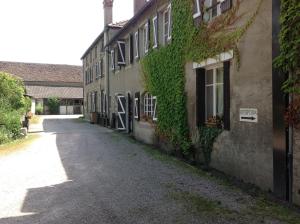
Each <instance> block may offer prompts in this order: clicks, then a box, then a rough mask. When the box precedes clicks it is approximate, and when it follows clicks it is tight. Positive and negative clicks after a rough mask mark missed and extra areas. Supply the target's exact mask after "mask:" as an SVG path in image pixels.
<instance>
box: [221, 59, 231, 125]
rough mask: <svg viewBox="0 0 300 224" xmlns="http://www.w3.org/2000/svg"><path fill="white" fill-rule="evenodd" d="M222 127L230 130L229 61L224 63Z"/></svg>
mask: <svg viewBox="0 0 300 224" xmlns="http://www.w3.org/2000/svg"><path fill="white" fill-rule="evenodd" d="M223 66H224V129H225V130H230V61H225V62H224V64H223Z"/></svg>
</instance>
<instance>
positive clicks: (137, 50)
mask: <svg viewBox="0 0 300 224" xmlns="http://www.w3.org/2000/svg"><path fill="white" fill-rule="evenodd" d="M134 42H135V58H139V32H138V31H136V32H135V33H134Z"/></svg>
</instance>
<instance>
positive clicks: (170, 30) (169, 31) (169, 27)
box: [168, 4, 172, 40]
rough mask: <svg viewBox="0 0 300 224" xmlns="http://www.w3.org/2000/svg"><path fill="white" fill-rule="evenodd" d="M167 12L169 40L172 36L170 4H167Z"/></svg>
mask: <svg viewBox="0 0 300 224" xmlns="http://www.w3.org/2000/svg"><path fill="white" fill-rule="evenodd" d="M168 12H169V15H168V16H169V24H168V40H171V38H172V6H171V4H170V5H169V6H168Z"/></svg>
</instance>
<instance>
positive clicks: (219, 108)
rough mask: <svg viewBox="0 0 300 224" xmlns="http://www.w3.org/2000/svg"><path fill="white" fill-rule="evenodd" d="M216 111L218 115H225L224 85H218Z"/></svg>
mask: <svg viewBox="0 0 300 224" xmlns="http://www.w3.org/2000/svg"><path fill="white" fill-rule="evenodd" d="M216 100H217V102H216V113H217V115H218V116H220V117H223V112H224V106H223V105H224V85H223V84H218V85H216Z"/></svg>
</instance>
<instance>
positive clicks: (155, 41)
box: [152, 16, 158, 48]
mask: <svg viewBox="0 0 300 224" xmlns="http://www.w3.org/2000/svg"><path fill="white" fill-rule="evenodd" d="M157 21H158V20H157V16H155V17H154V18H153V19H152V22H153V48H157V45H158V43H157V42H158V41H157V27H158V26H157V25H158V23H157Z"/></svg>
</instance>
